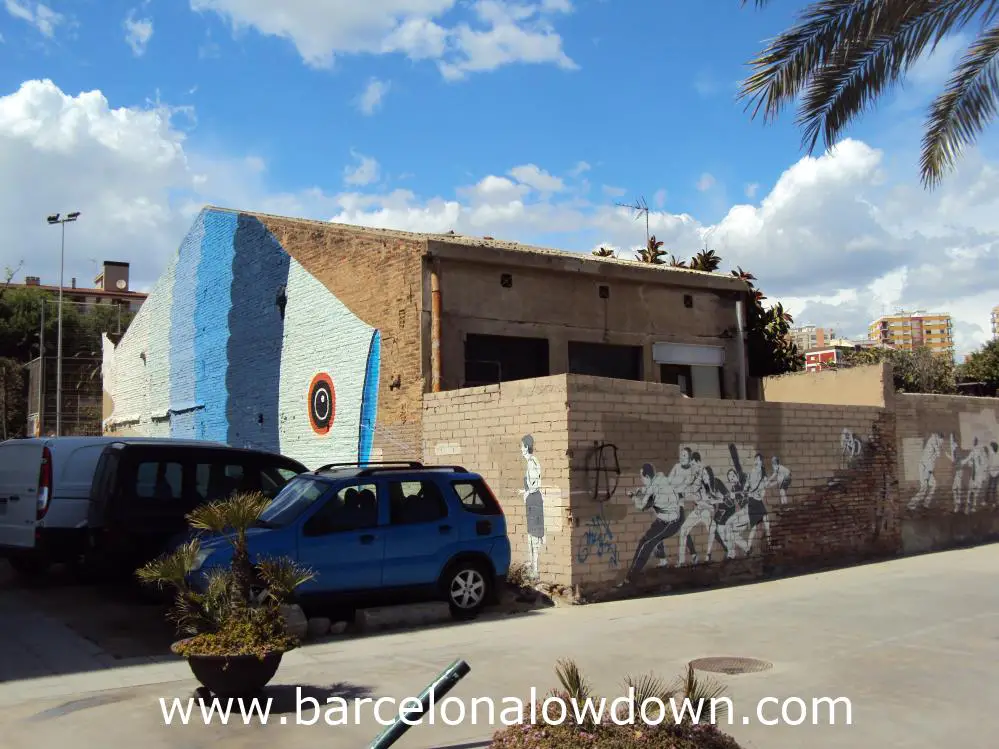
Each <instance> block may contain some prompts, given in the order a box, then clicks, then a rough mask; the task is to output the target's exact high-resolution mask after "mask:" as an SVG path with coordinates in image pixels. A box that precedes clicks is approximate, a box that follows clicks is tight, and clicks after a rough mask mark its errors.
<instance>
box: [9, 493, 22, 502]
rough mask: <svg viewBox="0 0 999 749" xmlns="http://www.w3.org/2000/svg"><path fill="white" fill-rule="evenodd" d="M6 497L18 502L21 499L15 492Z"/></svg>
mask: <svg viewBox="0 0 999 749" xmlns="http://www.w3.org/2000/svg"><path fill="white" fill-rule="evenodd" d="M8 499H9V500H10V501H11V502H20V501H21V498H20V497H19V496H18V495H16V494H15V495H12V496H10V497H8Z"/></svg>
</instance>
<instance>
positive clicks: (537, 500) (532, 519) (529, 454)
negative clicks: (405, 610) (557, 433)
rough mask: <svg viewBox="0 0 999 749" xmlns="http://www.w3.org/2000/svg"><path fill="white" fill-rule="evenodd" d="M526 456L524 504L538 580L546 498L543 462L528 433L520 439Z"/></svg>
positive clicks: (529, 541)
mask: <svg viewBox="0 0 999 749" xmlns="http://www.w3.org/2000/svg"><path fill="white" fill-rule="evenodd" d="M520 452H521V455H523V456H524V460H525V461H526V466H525V468H524V504H525V505H526V509H527V544H528V548H529V551H530V568H531V574H532V575H533V576H534V579H535V580H537V579H538V577H539V574H540V565H539V560H540V557H541V547H542V546H543V545H544V543H545V500H544V497H543V496H542V494H541V463H539V462H538V457H537V456H536V455H535V454H534V437H532V436H531V435H529V434H528V435H526V436H525V437H524V439H522V440H521V441H520Z"/></svg>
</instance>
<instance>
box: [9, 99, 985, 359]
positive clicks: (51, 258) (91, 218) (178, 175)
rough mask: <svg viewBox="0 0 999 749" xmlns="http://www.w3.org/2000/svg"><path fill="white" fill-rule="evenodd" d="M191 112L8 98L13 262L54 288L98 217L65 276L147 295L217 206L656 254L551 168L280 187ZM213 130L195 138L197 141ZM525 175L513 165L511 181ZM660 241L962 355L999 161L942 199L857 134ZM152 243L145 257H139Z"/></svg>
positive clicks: (842, 327) (813, 317) (369, 175)
mask: <svg viewBox="0 0 999 749" xmlns="http://www.w3.org/2000/svg"><path fill="white" fill-rule="evenodd" d="M176 111H177V110H176V109H170V108H168V107H166V106H164V105H160V104H155V103H154V104H151V105H149V106H147V107H145V108H117V109H116V108H113V107H112V105H111V104H109V102H108V101H107V100H106V99H105V97H104V96H103V95H102V94H101V93H100V92H99V91H92V92H86V93H81V94H77V95H67V94H65V93H63V92H62V91H61V90H60V89H59V88H58V87H57V86H56V85H55V84H54V83H52V82H51V81H30V82H27V83H24V84H22V86H21V87H20V88H19V89H18V90H16V91H14V92H13V93H10V94H8V95H6V96H0V169H2V170H3V172H4V173H8V174H22V175H29V178H28V179H25V180H20V181H18V183H17V184H16V185H15V184H13V183H11V182H10V181H7V182H5V183H0V225H3V226H4V227H6V229H7V231H8V233H9V234H10V235H11V236H16V237H18V242H17V243H6V244H4V245H2V246H0V267H3V266H5V265H10V266H16V265H17V264H18V262H19V261H20V260H22V259H23V260H25V261H26V265H25V266H24V267H23V268H22V273H33V274H35V275H41V276H43V277H44V278H45V280H47V281H49V282H53V281H55V280H56V279H55V278H54V277H53V276H52V268H53V267H55V268H57V267H58V265H57V259H58V258H57V255H58V249H59V245H58V236H57V234H56V233H55V232H54V231H53V230H52V229H51V228H50V227H48V226H47V225H46V224H45V220H44V219H45V216H46V215H48V214H50V213H53V212H56V211H58V212H69V211H74V210H78V211H81V212H82V215H81V218H80V221H79V222H78V223H77V224H75V225H74V226H73V227H71V228H70V229H69V230H68V231H67V237H66V239H67V245H66V251H67V265H66V277H67V278H71V277H74V276H75V277H77V278H78V279H83V280H85V281H87V282H89V280H90V279H92V277H93V271H94V268H93V266H92V264H91V263H90V262H89V261H88V260H87V258H93V257H97V258H100V259H105V258H106V259H116V260H123V261H127V262H131V263H132V276H133V281H134V285H135V286H136V287H137V288H143V287H148V286H149V285H150V284H152V283H153V282H154V281H155V279H156V278H157V277H158V276H159V275H160V273H161V272H162V269H163V265H164V263H165V261H166V259H167V258H168V257H169V255H170V253H172V252H174V251H175V250H176V248H177V246H178V244H179V242H180V240H181V238H182V237H183V235H184V233H185V232H186V231H187V229H188V228H189V226H190V221H191V219H192V217H193V215H194V213H195V212H196V211H197V210H198V209H199V208H200V207H201V206H202V205H204V204H205V203H215V204H220V205H228V206H231V207H234V208H243V209H247V210H259V211H263V212H268V213H277V214H283V215H290V216H302V217H309V218H320V219H330V218H333V219H335V220H337V221H344V222H348V223H356V224H362V225H368V226H384V227H392V228H398V229H408V230H429V231H447V230H449V229H454V230H455V231H457V232H463V233H468V234H473V235H479V236H481V235H490V236H495V237H499V238H505V239H513V240H521V241H527V242H533V243H540V244H547V245H549V246H556V247H563V248H569V249H572V248H575V249H578V250H580V251H587V252H588V251H589V250H590V249H592V248H593V247H595V246H598V245H603V246H607V247H613V248H617V249H619V250H620V254H622V256H628V255H630V253H631V251H632V250H633V249H634V248H636V247H638V246H640V245H641V244H643V243H644V238H645V227H644V221H636V220H635V214H634V211H630V210H628V209H627V208H620V207H617V206H612V205H608V204H607V203H606V202H603V203H600V202H587V201H585V200H582V199H580V197H579V195H578V194H575V193H572V192H568V191H566V192H565V193H561V192H555V191H554V190H552V189H549V190H548V191H547V192H544V191H541V192H538V191H537V190H538V188H537V186H536V185H531V184H530V183H529V181H528V180H525V179H522V178H523V177H524V176H525V175H528V174H529V175H531V177H532V178H531V180H530V181H533V182H537V181H538V179H537V178H538V177H539V176H540V175H544V176H545V177H546V178H547V179H548V180H552V181H553V182H549V183H544V180H543V179H542V182H543V184H542V187H546V186H547V187H548V188H552V187H554V186H555V184H556V183H557V182H559V181H560V178H559V177H558V176H557V175H552V174H549V173H547V172H545V171H544V170H543V169H542V168H541V167H540V166H538V165H536V164H535V165H528V167H527V171H525V170H524V169H521V170H520V171H521V173H520V174H519V175H518V176H516V177H515V176H513V175H512V174H508V175H506V176H502V174H503V172H504V171H506V170H496V171H495V172H494V173H493V174H484V175H482V176H480V177H479V178H478V179H477V180H476V181H474V182H473V183H472V184H469V185H467V186H458V187H457V188H456V189H457V192H456V193H454V194H453V196H452V195H451V194H447V193H445V194H440V195H437V196H433V195H430V196H420V195H419V194H418V192H417V191H416V190H415V189H414V190H399V189H396V190H392V191H390V192H387V193H379V192H377V191H374V190H369V191H365V192H363V193H362V192H360V191H359V189H358V188H360V187H363V186H365V185H369V184H374V183H375V182H377V181H378V176H379V175H380V172H381V170H380V168H379V166H378V163H377V161H375V160H374V159H373V158H371V157H366V156H362V155H360V154H353V158H354V160H355V163H354V164H352V165H351V167H350V168H349V172H350V173H349V174H348V176H349V177H350V178H351V180H352V184H351V186H350V187H348V189H347V190H346V191H344V192H336V190H335V188H334V189H333V190H332V191H329V192H327V191H324V189H322V188H321V187H318V186H310V185H303V186H302V187H301V189H298V190H296V191H294V192H275V191H274V190H272V189H269V188H268V184H267V180H268V169H267V164H266V163H265V162H264V161H263V160H261V159H259V158H257V157H255V156H253V155H251V154H245V153H244V154H229V155H219V154H217V153H215V152H213V153H212V155H211V156H208V155H207V154H205V153H200V152H198V150H197V149H196V148H193V147H192V145H191V140H189V138H188V137H187V135H186V134H185V133H184V132H182V131H181V130H180V128H179V127H178V126H177V125H176V124H174V123H173V122H172V117H173V116H174V115H175V113H176ZM195 135H196V132H195ZM510 171H511V172H512V171H513V170H510ZM649 224H650V229H651V231H652V232H654V233H655V234H656V236H657V237H658V238H659V239H660V240H662V241H663V242H664V243H665V247H666V248H668V249H669V250H670V251H671V252H673V253H674V254H677V255H679V256H684V255H689V254H693V253H694V252H696V251H697V250H698V249H700V248H702V247H703V246H704V242H705V240H708V242H709V246H710V247H711V248H712V249H714V250H716V251H717V252H718V254H719V255H720V256H721V257H722V258H723V268H724V269H727V268H730V267H734V266H736V265H741V266H742V267H743V268H746V269H748V270H750V271H752V272H753V273H755V274H756V275H757V276H758V277H759V279H760V284H761V287H762V288H763V290H764V291H765V292H766V293H767V295H768V296H769V297H770V298H771V299H780V300H782V301H784V302H785V303H786V304H787V305H788V308H789V309H790V310H791V311H792V312H793V313H794V314H795V315H796V319H797V320H799V321H801V322H814V323H818V324H825V325H830V326H832V327H835V328H836V329H837V330H838V331H840V332H842V333H845V334H851V333H857V332H862V331H863V330H864V329H865V328H866V325H867V322H868V321H869V320H870V319H873V317H876V316H877V315H879V314H881V312H882V311H883V309H885V307H887V308H889V309H891V308H893V307H894V306H904V307H906V308H908V309H917V308H922V309H930V310H942V311H949V312H950V313H951V314H952V315H953V316H954V319H955V331H956V334H957V336H958V344H959V348H960V349H962V350H964V349H967V348H968V347H970V346H972V345H975V344H977V343H980V342H982V341H984V340H985V335H986V330H987V327H988V314H989V310H990V308H991V307H992V306H993V305H995V304H996V303H997V302H999V299H996V298H995V296H996V293H997V292H996V289H999V165H997V164H996V163H990V162H987V161H984V160H983V159H982V157H981V156H980V155H978V153H977V152H971V153H969V154H968V155H967V156H966V157H965V159H964V161H962V164H961V167H960V169H959V170H958V172H957V173H956V174H955V175H954V176H953V178H951V179H950V180H948V181H947V182H945V183H944V184H943V185H942V186H941V187H940V188H939V189H938V190H937V191H934V192H932V193H930V192H926V191H924V190H922V189H921V188H920V187H919V185H918V184H916V183H898V182H895V181H893V180H892V179H891V174H890V172H889V171H888V169H887V167H886V159H885V156H884V154H883V153H882V152H881V151H879V150H878V149H875V148H872V147H871V146H869V145H867V144H865V143H861V142H859V141H854V140H847V141H844V142H842V143H841V144H840V145H839V146H838V147H837V148H836V149H834V150H832V151H831V152H828V153H826V154H823V155H822V156H819V157H814V158H813V157H806V158H802V159H801V160H799V161H798V162H797V163H795V164H793V165H791V166H790V167H789V168H788V169H786V170H785V172H784V173H783V174H782V175H781V176H780V178H779V179H778V180H777V182H776V184H775V185H774V186H773V188H772V189H771V190H770V192H769V193H768V194H766V195H762V196H760V199H759V200H758V201H756V202H754V204H753V205H735V206H732V207H731V208H730V209H729V211H728V213H727V214H726V215H725V216H724V217H723V218H722V219H721V220H720V221H718V222H717V223H716V224H713V225H709V224H704V223H702V222H700V221H698V220H697V219H696V218H695V217H693V216H690V215H688V214H682V213H680V214H675V213H668V212H666V211H664V210H662V209H661V208H659V207H656V208H655V209H654V210H653V211H651V213H650V216H649ZM136 247H141V248H142V251H141V252H139V251H137V250H136Z"/></svg>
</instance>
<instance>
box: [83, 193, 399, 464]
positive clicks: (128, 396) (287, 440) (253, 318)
mask: <svg viewBox="0 0 999 749" xmlns="http://www.w3.org/2000/svg"><path fill="white" fill-rule="evenodd" d="M380 356H381V338H380V334H379V331H378V330H377V329H375V328H373V327H371V326H370V325H368V324H366V323H365V322H364V321H362V320H361V319H360V318H358V317H357V316H356V315H355V314H353V312H351V310H350V309H348V308H347V306H346V305H344V304H343V303H342V302H341V301H340V300H339V299H337V297H336V296H334V295H333V294H332V293H331V292H330V291H329V290H328V289H327V288H326V286H325V285H324V284H323V283H322V282H320V281H319V280H318V279H316V278H315V277H314V276H312V275H311V274H310V273H309V272H308V271H307V270H306V269H305V268H304V267H303V266H302V265H301V264H299V263H298V262H297V261H296V260H295V259H294V258H292V257H291V256H290V255H289V254H288V253H287V252H286V251H285V250H284V248H283V247H281V245H280V243H279V242H278V241H277V239H276V238H275V237H274V235H273V234H271V232H270V231H268V230H267V228H266V227H265V226H264V225H263V224H262V223H261V222H260V220H259V219H257V218H256V217H254V216H250V215H247V214H237V213H232V212H228V211H221V210H216V209H205V210H204V211H202V213H201V214H200V215H199V216H198V219H197V220H196V221H195V223H194V226H193V227H192V229H191V231H190V232H189V233H188V235H187V237H186V238H185V240H184V242H183V243H182V245H181V248H180V250H179V252H178V253H177V255H175V256H174V258H173V259H172V260H171V262H170V264H169V266H168V267H167V270H166V272H165V273H164V275H163V276H162V277H161V278H160V280H159V282H158V283H157V284H156V286H155V287H154V289H153V290H152V292H151V293H150V296H149V298H148V300H147V302H146V303H145V304H144V305H143V307H142V309H141V310H140V311H139V313H138V315H137V316H136V320H135V321H134V322H133V324H132V325H131V326H130V327H129V330H128V332H127V333H126V334H125V336H124V337H123V338H122V340H121V341H120V342H119V343H118V345H117V346H115V345H113V344H111V342H110V341H107V340H106V341H105V344H104V365H103V377H104V390H105V396H106V397H107V398H108V399H110V401H111V404H112V412H111V415H110V417H109V418H107V419H106V420H105V428H106V429H108V430H111V431H115V430H127V431H128V433H131V434H140V435H148V436H170V437H178V438H194V439H205V440H213V441H218V442H224V443H227V444H230V445H235V446H238V447H253V448H259V449H265V450H270V451H274V452H280V453H283V454H285V455H288V456H289V457H292V458H295V459H297V460H299V461H301V462H302V463H304V464H305V465H306V466H309V467H318V465H320V464H323V463H332V462H340V461H343V462H352V461H361V462H363V461H367V460H370V459H371V450H372V442H373V437H374V431H375V423H376V414H377V405H378V403H377V401H378V381H379V365H380Z"/></svg>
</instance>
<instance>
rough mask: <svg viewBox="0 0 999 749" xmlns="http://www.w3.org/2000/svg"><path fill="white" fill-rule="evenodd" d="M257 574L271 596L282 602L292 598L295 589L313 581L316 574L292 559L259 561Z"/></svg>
mask: <svg viewBox="0 0 999 749" xmlns="http://www.w3.org/2000/svg"><path fill="white" fill-rule="evenodd" d="M256 566H257V572H258V573H259V575H260V577H261V579H262V580H263V582H264V585H266V586H267V592H268V594H269V595H271V596H273V597H274V598H277V599H278V600H280V601H285V600H288V599H290V598H291V596H292V595H293V594H294V592H295V589H296V588H298V587H299V586H300V585H304V584H305V583H307V582H309V580H312V579H313V578H314V577H315V576H316V574H315V572H313V571H312V570H310V569H306V568H305V567H301V566H299V565H298V564H296V563H295V562H294V561H293V560H291V559H286V558H284V557H282V558H278V559H273V558H272V559H261V560H258V561H257V565H256Z"/></svg>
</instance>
